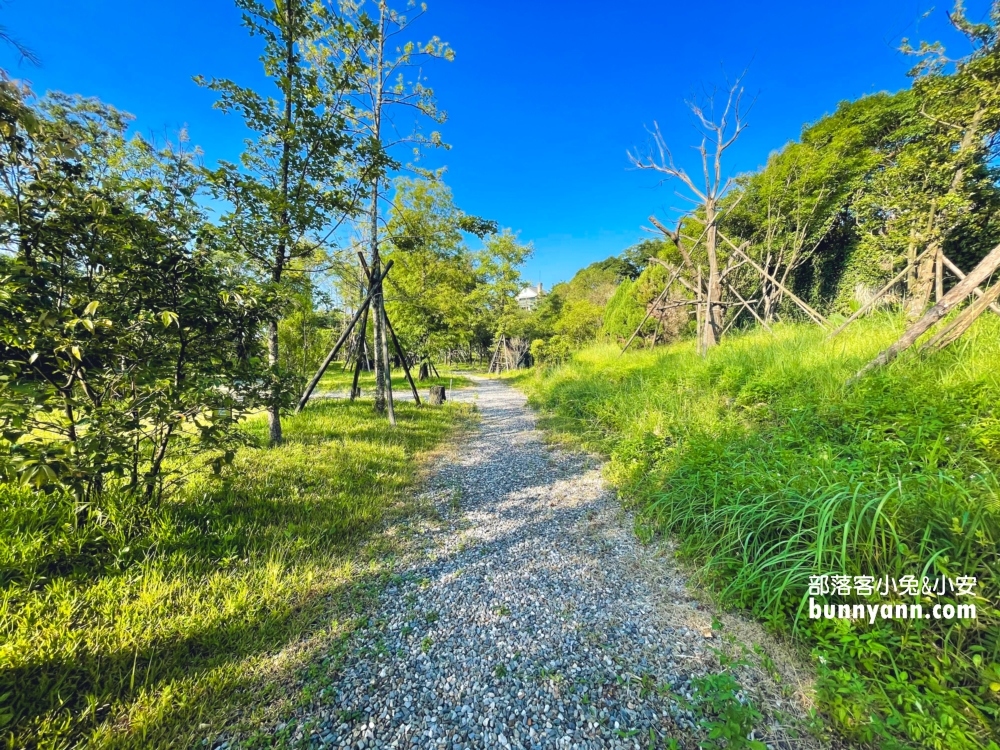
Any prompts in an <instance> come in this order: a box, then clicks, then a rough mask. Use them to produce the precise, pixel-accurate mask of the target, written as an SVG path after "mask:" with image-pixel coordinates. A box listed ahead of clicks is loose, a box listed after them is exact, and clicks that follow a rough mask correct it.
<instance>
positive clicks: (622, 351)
mask: <svg viewBox="0 0 1000 750" xmlns="http://www.w3.org/2000/svg"><path fill="white" fill-rule="evenodd" d="M667 267H668V268H669V266H667ZM680 273H681V269H680V268H678V269H676V270H675V271H674V273H673V276H671V277H670V281H668V282H667V284H666V286H664V287H663V291H662V292H660V295H659V296H658V297H657V298H656V301H655V302H653V304H652V306H651V307H650V308H649V309H648V310H647V311H646V317H644V318H643V319H642V322H641V323H640V324H639V325H638V326H637V327H636V329H635V333H633V334H632V336H631V338H629V340H628V341H626V342H625V346H624V347H623V348H622V350H621V353H620V354H619V355H618V356H619V357H620V356H621V355H622V354H624V353H625V350H626V349H628V348H629V345H631V343H632V341H633V340H635V337H636V336H638V335H639V331H640V330H642V327H643V326H644V325H646V321H647V320H649V316H650V315H652V314H653V311H654V310H656V306H657V305H659V304H660V302H661V301H662V300H663V297H664V296H665V295H666V294H667V292H669V291H670V286H671V284H673V283H674V279H676V278H677V277H678V276H679V275H680Z"/></svg>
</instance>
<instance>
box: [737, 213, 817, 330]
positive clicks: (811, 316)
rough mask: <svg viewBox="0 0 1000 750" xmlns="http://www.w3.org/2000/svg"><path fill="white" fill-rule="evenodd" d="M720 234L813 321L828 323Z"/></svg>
mask: <svg viewBox="0 0 1000 750" xmlns="http://www.w3.org/2000/svg"><path fill="white" fill-rule="evenodd" d="M719 236H720V237H722V239H723V240H725V242H726V244H728V245H729V246H730V247H731V248H732V249H733V251H734V252H736V253H738V254H739V255H740V257H742V258H743V260H745V261H746V262H747V263H749V264H750V265H751V266H753V267H754V268H755V269H757V272H758V273H759V274H761V275H762V276H763V277H764V278H766V279H767V280H768V281H770V282H771V283H772V284H774V285H775V286H776V287H778V289H780V290H781V291H782V292H783V293H784V294H787V295H788V296H789V297H790V298H791V300H792V301H793V302H794V303H795V304H797V305H798V306H799V307H801V308H802V309H803V310H804V311H805V313H806V315H808V316H809V317H810V318H812V319H813V321H814V322H815V323H816V324H818V325H820V326H825V325H826V318H824V317H823V316H822V315H820V314H819V313H818V312H816V311H815V310H814V309H813V308H812V307H810V306H809V305H807V304H806V303H805V302H803V301H802V300H801V299H799V298H798V297H797V296H796V295H795V294H793V293H792V292H791V291H790V290H789V289H788V288H787V287H786V286H785V285H784V284H782V283H781V282H780V281H778V280H777V279H776V278H774V277H773V276H772V275H771V274H769V273H768V272H767V271H765V270H764V269H763V268H761V267H760V266H759V265H758V264H757V262H756V261H755V260H753V258H751V257H750V256H749V255H747V254H746V253H744V252H743V251H742V250H741V249H740V248H738V247H736V245H734V244H733V243H732V241H731V240H730V239H729V238H728V237H726V236H725V235H724V234H722V232H719Z"/></svg>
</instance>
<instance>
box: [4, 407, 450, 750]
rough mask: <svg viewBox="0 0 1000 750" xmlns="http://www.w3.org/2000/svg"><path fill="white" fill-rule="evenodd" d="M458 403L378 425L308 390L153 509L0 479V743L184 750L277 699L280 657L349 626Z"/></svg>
mask: <svg viewBox="0 0 1000 750" xmlns="http://www.w3.org/2000/svg"><path fill="white" fill-rule="evenodd" d="M462 413H463V411H462V407H461V406H460V405H446V406H445V407H444V408H434V409H430V408H427V409H417V408H416V407H415V406H413V405H412V404H407V403H399V404H397V406H396V414H397V418H398V421H399V427H398V428H396V429H392V428H390V427H389V426H388V425H387V424H386V422H385V418H384V417H378V416H377V415H375V414H374V413H373V412H372V408H371V403H370V402H368V403H362V402H355V403H347V402H344V401H334V400H317V401H315V402H313V403H312V404H310V405H309V408H308V409H306V410H305V411H304V412H303V413H302V414H299V415H297V416H295V417H292V418H289V419H288V421H287V423H286V433H285V443H284V444H283V445H281V446H280V447H277V448H263V447H260V448H247V449H244V450H241V451H239V452H238V453H237V454H236V456H235V460H234V462H233V464H232V466H231V467H229V468H228V469H227V470H226V471H225V472H224V473H223V475H222V476H221V477H216V476H214V475H212V474H211V473H209V472H206V473H204V474H199V475H197V476H195V477H194V478H193V479H191V480H190V481H189V482H188V483H187V484H186V485H185V486H184V487H183V488H182V489H180V490H178V491H175V492H173V493H172V494H168V495H167V496H166V497H165V498H164V499H163V500H162V501H161V502H159V503H156V504H148V503H145V502H143V500H142V498H141V497H137V496H136V495H134V494H131V495H130V494H124V493H121V492H118V491H116V490H115V489H114V488H110V489H109V490H107V491H106V492H105V493H104V494H103V495H102V496H101V497H100V498H99V499H98V500H97V501H96V502H94V503H92V504H90V505H87V506H81V505H80V504H79V503H78V502H77V499H76V498H74V497H72V496H70V495H65V496H64V495H60V494H56V493H53V494H44V493H39V492H35V491H32V490H30V489H27V488H23V487H20V486H16V485H11V484H3V483H0V747H7V748H10V749H11V750H13V749H14V748H68V747H133V748H148V747H192V746H194V745H196V744H198V743H200V742H201V741H202V739H203V738H206V737H211V736H213V734H214V733H217V732H219V731H220V730H221V729H222V728H223V727H224V726H227V725H228V723H229V722H231V721H232V719H233V718H234V716H235V717H239V716H243V717H244V718H246V717H250V718H252V717H253V716H254V715H255V711H263V710H265V707H266V706H267V705H268V704H269V703H271V702H273V701H274V700H278V699H281V698H282V697H283V694H282V693H281V691H280V689H279V687H280V684H281V683H282V682H283V681H285V680H287V679H294V678H295V677H294V675H290V676H289V675H284V672H283V670H285V669H286V666H284V665H287V664H290V663H292V662H293V661H294V659H293V660H292V661H288V660H282V659H280V658H278V657H279V655H280V654H282V653H283V652H286V653H292V654H294V653H295V652H296V651H297V650H301V649H303V648H307V647H308V644H309V643H319V644H320V645H321V646H322V647H323V648H324V654H325V652H326V650H329V648H330V646H331V644H333V643H336V642H337V639H340V638H342V637H343V636H344V635H346V634H347V633H348V632H349V631H350V628H351V627H352V623H353V622H354V621H355V620H356V618H357V617H358V613H359V610H360V607H362V606H363V605H364V604H365V603H366V602H367V601H369V600H370V598H371V595H372V594H373V593H374V592H375V591H377V590H378V588H379V586H380V585H381V581H382V580H383V578H384V576H385V575H386V574H387V573H388V571H389V570H391V556H392V554H394V551H395V547H394V546H393V544H392V543H391V541H390V540H389V538H388V537H387V536H386V535H384V534H380V533H377V532H378V531H379V530H380V529H381V528H383V527H384V523H383V521H384V519H386V517H387V515H386V514H387V513H389V512H394V513H395V512H398V510H399V509H400V508H401V505H400V503H401V500H403V499H404V498H405V497H406V496H407V494H408V493H407V492H406V491H407V490H408V489H409V488H411V487H412V485H413V482H414V479H415V472H416V471H417V467H418V460H417V459H418V456H419V454H420V453H421V452H423V451H427V450H429V449H431V448H432V447H433V446H435V445H436V444H438V443H439V442H440V441H441V440H442V439H443V438H444V437H445V436H446V435H447V434H448V432H449V430H450V429H451V428H452V426H453V425H454V424H455V422H456V420H457V419H459V418H460V416H461V414H462ZM247 429H248V431H249V432H250V433H251V434H252V435H253V436H256V438H257V439H258V440H257V442H258V443H259V444H260V445H264V444H265V443H266V438H267V435H266V424H265V423H264V422H263V420H256V421H253V422H251V423H250V424H248V425H247ZM393 509H396V510H393ZM316 661H317V663H318V662H319V661H320V659H319V658H318V659H317V660H316ZM251 723H252V722H251Z"/></svg>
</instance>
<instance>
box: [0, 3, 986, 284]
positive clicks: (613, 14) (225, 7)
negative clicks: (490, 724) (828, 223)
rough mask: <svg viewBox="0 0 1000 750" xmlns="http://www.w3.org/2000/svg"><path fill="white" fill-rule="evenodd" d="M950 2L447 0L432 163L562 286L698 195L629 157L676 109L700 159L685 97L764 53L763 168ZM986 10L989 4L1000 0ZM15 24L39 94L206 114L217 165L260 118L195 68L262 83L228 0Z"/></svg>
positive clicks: (440, 11)
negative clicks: (218, 108)
mask: <svg viewBox="0 0 1000 750" xmlns="http://www.w3.org/2000/svg"><path fill="white" fill-rule="evenodd" d="M932 2H933V0H895V1H894V2H893V1H892V0H840V1H839V2H836V3H829V4H826V3H818V2H808V1H807V2H801V1H799V2H792V1H791V0H774V1H773V2H764V1H762V0H742V1H734V0H716V2H711V3H709V2H699V1H697V0H683V1H679V0H669V1H661V2H655V1H653V0H613V1H612V2H604V3H600V4H596V3H595V4H588V3H586V2H579V0H578V1H577V2H574V3H567V2H557V1H556V0H507V2H501V3H487V2H482V0H428V4H429V8H428V12H427V14H426V15H425V16H424V17H423V18H422V19H421V20H420V21H419V23H418V25H417V26H416V28H415V30H414V34H415V36H416V37H417V38H426V37H428V36H430V35H437V36H440V37H441V38H443V39H444V40H446V41H448V42H449V43H451V45H452V46H453V47H454V49H455V51H456V59H455V61H454V62H453V63H445V62H440V63H438V64H433V65H430V66H429V67H428V68H427V71H426V72H427V75H428V76H429V79H430V83H431V85H432V86H433V87H434V89H435V91H436V93H437V95H438V100H439V103H440V105H441V106H442V107H443V108H444V109H445V110H446V111H447V112H448V115H449V121H448V122H447V123H446V124H445V125H444V126H443V128H442V130H443V133H444V136H445V140H446V141H448V142H449V143H450V144H451V145H452V149H451V150H450V151H447V152H438V153H432V154H430V155H429V157H428V158H427V159H426V164H427V165H428V166H430V165H432V164H433V165H435V166H447V168H448V175H447V178H446V179H447V182H448V183H449V184H450V185H451V187H452V189H453V191H454V194H455V198H456V202H457V203H458V205H459V206H460V207H461V208H462V209H463V210H465V211H466V212H468V213H473V214H477V215H481V216H485V217H488V218H493V219H496V220H497V221H499V222H500V223H501V224H502V225H504V226H509V227H512V228H513V229H515V230H517V231H519V232H520V237H521V239H522V240H524V241H530V242H532V243H533V244H534V247H535V256H534V257H533V258H532V260H531V261H529V262H528V264H527V265H526V267H525V269H524V272H525V275H526V276H527V277H528V278H529V279H530V280H532V281H542V282H543V283H545V285H546V287H549V286H551V285H552V284H553V283H554V282H556V281H559V280H565V279H567V278H569V277H570V276H572V274H573V273H574V272H575V271H576V270H577V269H578V268H581V267H582V266H585V265H587V264H588V263H591V262H593V261H594V260H599V259H601V258H605V257H607V256H609V255H613V254H616V253H618V252H620V251H621V250H622V249H624V248H625V247H627V246H628V245H630V244H632V243H634V242H635V241H637V240H639V239H641V238H642V237H643V236H648V235H647V234H646V233H644V232H643V229H642V227H643V226H644V225H646V224H647V222H646V217H647V216H648V215H649V214H651V213H654V212H655V213H659V214H660V215H661V216H664V217H666V216H669V215H671V212H672V209H674V208H676V207H679V206H682V205H684V204H683V202H682V201H681V200H680V199H679V198H677V197H676V196H675V194H674V190H675V187H674V186H671V185H668V186H659V185H658V184H657V180H656V179H655V178H654V177H653V176H652V175H651V174H650V173H646V172H641V173H640V172H637V171H633V170H630V169H629V165H628V161H627V159H626V156H625V152H626V149H628V148H630V147H634V146H639V147H641V146H643V145H644V144H645V143H646V140H647V139H646V134H645V129H644V128H645V126H650V125H652V123H653V121H654V120H657V121H659V123H660V126H661V129H662V130H663V132H664V134H665V136H666V138H667V141H668V142H669V143H670V144H671V145H672V146H673V147H674V149H675V151H676V152H677V153H678V154H679V155H680V156H681V157H682V158H685V159H689V158H690V157H691V155H693V152H692V151H691V149H690V148H689V146H691V145H693V144H695V143H696V139H697V135H696V133H695V131H694V129H693V126H692V123H691V118H690V116H689V115H688V114H687V111H686V109H685V104H684V101H685V100H686V99H689V98H691V97H692V96H694V95H697V94H698V92H699V91H700V90H701V89H702V87H703V86H704V85H706V84H708V85H710V84H713V83H722V82H724V80H725V76H726V75H729V76H730V77H731V76H733V75H736V74H738V73H740V72H741V71H742V70H743V69H744V68H747V67H749V73H748V74H747V77H746V79H745V82H746V86H747V89H748V91H749V93H750V94H752V95H756V97H757V101H756V104H755V106H754V108H753V111H752V112H751V115H750V118H749V123H750V127H749V129H748V130H747V131H746V133H745V135H744V136H743V138H741V140H740V142H739V143H738V144H737V145H736V146H735V147H734V150H733V152H732V158H731V159H730V162H729V166H730V168H731V169H732V171H733V172H738V171H745V170H748V169H753V168H755V167H757V166H759V165H760V164H762V163H763V162H764V161H765V160H766V158H767V155H768V153H770V152H771V151H772V150H774V149H777V148H780V147H781V146H782V145H783V144H784V143H786V142H787V141H788V140H790V139H792V138H795V137H796V136H797V135H798V133H799V132H800V130H801V127H802V125H803V123H806V122H810V121H814V120H816V119H818V118H819V117H821V116H822V115H823V114H825V113H827V112H830V111H831V110H832V109H833V108H834V107H836V105H837V102H838V101H841V100H844V99H851V98H856V97H858V96H861V95H863V94H865V93H870V92H874V91H880V90H890V91H894V90H897V89H900V88H902V87H904V86H906V85H908V81H907V78H906V71H907V70H908V69H909V67H910V66H911V64H912V61H911V60H909V59H907V58H905V57H904V56H903V55H901V54H900V53H899V52H898V51H897V49H898V47H899V42H900V40H901V39H902V38H903V37H904V36H908V37H910V38H911V39H915V40H917V39H928V40H935V39H942V40H944V41H945V42H946V43H948V42H951V43H954V44H957V42H956V38H955V33H954V32H953V31H951V29H950V28H949V26H948V22H947V18H946V15H945V11H946V10H947V9H948V8H950V5H949V4H948V0H938V2H939V3H940V4H939V5H938V6H937V7H936V8H933V7H932V5H931V3H932ZM968 5H969V7H970V10H971V15H972V17H974V18H978V16H980V15H982V14H984V13H985V11H986V9H987V6H988V3H987V2H986V0H978V1H972V2H969V3H968ZM928 11H929V14H928ZM925 14H927V15H925ZM977 14H978V15H977ZM0 25H3V26H4V27H6V28H7V30H8V32H9V33H11V34H12V35H14V36H15V37H16V38H18V39H19V40H20V41H21V42H23V43H24V44H26V45H28V46H29V47H31V48H32V49H34V51H35V52H36V53H37V54H38V55H39V57H40V58H41V60H42V66H41V67H39V68H33V67H29V66H20V67H18V65H17V60H16V57H15V56H14V54H13V52H12V51H10V50H7V49H3V50H0V65H2V66H3V67H5V68H7V69H8V70H9V71H10V72H11V73H12V74H13V75H16V76H19V77H25V78H28V79H30V80H31V81H32V82H33V83H34V84H35V88H36V89H37V90H39V91H44V90H48V89H54V90H61V91H66V92H69V93H80V94H84V95H88V96H96V97H99V98H100V99H103V100H104V101H106V102H109V103H111V104H114V105H116V106H118V107H119V108H121V109H124V110H126V111H128V112H131V113H132V114H134V115H135V116H136V117H137V121H136V125H137V127H138V128H140V129H141V130H143V131H144V132H152V133H160V134H163V133H165V132H166V133H169V132H171V131H175V130H176V129H177V128H178V127H180V126H182V125H187V126H188V129H189V132H190V135H191V138H192V140H193V141H194V142H195V143H197V144H199V145H200V146H201V147H202V149H203V150H204V151H205V155H206V161H208V162H209V163H211V162H213V161H215V160H216V159H219V158H224V159H235V158H236V156H237V155H238V153H239V150H240V147H241V143H242V138H243V137H244V133H243V130H242V126H241V125H240V123H239V122H238V121H237V120H235V119H233V118H231V117H229V118H227V117H226V116H224V115H222V114H220V113H218V112H215V111H213V110H212V109H211V104H212V101H213V96H212V94H211V93H209V92H207V91H204V90H202V89H199V88H198V87H197V86H196V85H195V84H194V83H193V82H192V81H191V77H192V76H193V75H196V74H202V75H205V76H207V77H211V76H217V77H229V78H233V79H235V80H237V81H240V82H245V83H253V82H255V81H259V80H260V76H261V73H260V65H259V62H258V59H257V58H258V55H259V46H258V40H256V39H253V38H251V37H249V36H248V35H247V34H246V32H245V31H244V30H243V29H242V28H241V26H240V18H239V13H238V12H237V10H236V9H235V7H234V6H233V4H232V2H230V1H229V0H157V1H156V2H151V1H148V0H6V1H5V2H3V4H2V5H0ZM957 51H959V50H958V48H956V52H957Z"/></svg>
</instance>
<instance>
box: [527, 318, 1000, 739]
mask: <svg viewBox="0 0 1000 750" xmlns="http://www.w3.org/2000/svg"><path fill="white" fill-rule="evenodd" d="M900 329H901V322H900V321H899V320H897V319H896V318H894V317H879V318H871V319H867V320H864V321H861V322H859V323H856V324H855V325H854V326H853V327H852V328H850V329H848V331H847V332H846V333H844V334H842V335H841V336H839V337H838V338H836V339H833V340H832V341H831V340H826V339H825V338H824V334H823V332H822V331H820V330H819V329H817V328H816V327H806V326H804V325H782V326H778V327H777V328H776V331H775V334H774V335H771V334H768V333H766V332H764V331H754V332H750V333H747V334H743V335H739V336H733V337H731V338H728V339H727V340H726V341H725V342H724V343H723V344H722V345H721V346H719V347H717V348H716V349H714V350H713V351H712V352H711V353H710V354H709V356H708V357H706V358H701V357H699V356H697V355H696V353H695V351H694V347H693V344H692V343H690V342H681V343H677V344H674V345H671V346H669V347H663V348H660V349H656V350H653V351H640V352H635V353H629V354H626V355H625V356H619V352H618V349H617V348H615V347H610V346H596V347H594V348H591V349H588V350H585V351H583V352H580V353H579V354H578V355H577V356H576V357H574V359H573V360H572V361H571V362H569V363H567V364H565V365H563V366H560V367H556V368H552V369H548V370H543V371H538V372H535V373H533V374H529V375H522V376H520V378H519V381H520V383H521V385H522V387H524V388H526V389H527V390H528V391H529V393H530V395H531V398H532V401H533V403H534V404H535V405H537V406H539V407H541V408H542V409H543V410H544V411H545V412H546V413H547V415H548V417H547V419H546V426H547V427H549V428H550V429H551V430H552V431H554V432H555V433H557V434H562V435H563V436H566V437H568V438H570V439H573V440H576V441H580V442H582V443H584V444H585V445H587V446H588V447H590V448H593V449H598V450H601V451H603V452H605V453H606V454H607V455H609V456H610V462H609V464H608V469H607V472H608V476H609V478H610V479H611V480H612V481H613V482H614V483H615V484H616V485H617V486H618V487H619V488H620V489H621V492H622V495H623V497H624V498H625V499H626V501H627V502H629V503H632V504H634V505H635V506H636V507H637V508H638V509H640V511H641V513H640V519H641V520H640V526H641V528H640V531H642V530H643V529H644V530H645V533H656V532H666V533H670V534H672V535H673V536H674V537H675V538H676V539H677V540H678V542H679V544H680V547H681V552H682V554H683V555H684V556H686V557H687V558H689V559H690V560H693V561H696V562H698V563H699V564H700V565H699V569H700V570H701V571H702V572H701V576H702V577H703V578H704V581H705V582H706V583H707V584H708V585H710V586H712V587H713V588H714V590H715V591H717V592H718V594H719V599H720V600H721V601H724V602H727V603H731V604H732V605H733V606H734V607H738V608H743V609H746V610H749V611H751V612H752V613H753V614H754V615H755V616H757V617H759V618H760V619H762V620H764V621H766V622H767V623H768V624H769V625H770V626H771V627H772V628H773V629H775V630H777V631H781V632H785V633H789V634H792V635H794V636H795V637H797V638H799V639H802V640H804V641H805V642H807V643H808V644H810V645H811V647H812V648H813V652H814V655H815V658H816V667H817V674H818V679H817V690H818V697H819V700H820V703H821V706H822V707H823V710H824V712H825V714H826V716H827V717H828V720H829V721H831V722H832V723H833V724H834V725H835V726H836V727H837V728H838V729H839V730H840V731H841V732H842V733H843V734H844V735H845V736H846V737H847V738H849V739H850V740H851V741H854V742H863V743H868V744H871V745H874V746H878V747H905V746H912V747H926V748H937V749H939V750H953V749H959V748H982V747H990V748H996V747H997V743H998V741H1000V653H998V650H1000V611H998V609H997V602H998V600H997V595H998V592H997V585H998V582H1000V552H998V541H1000V499H998V475H997V471H996V466H997V461H998V460H1000V416H998V415H997V411H996V409H997V404H998V403H1000V366H998V363H1000V322H998V321H996V320H994V319H992V316H991V319H989V320H986V319H984V320H982V321H980V323H978V324H977V326H976V328H975V329H974V330H973V331H971V332H970V334H969V335H967V336H966V337H965V338H964V339H962V340H961V341H960V342H959V343H957V344H955V345H953V346H952V347H951V348H950V349H948V350H945V351H944V352H940V353H937V354H934V355H932V356H927V357H924V356H919V355H910V356H906V357H903V358H902V359H900V360H899V361H897V362H896V363H894V364H893V365H891V366H889V367H886V368H883V369H882V370H880V371H877V372H875V373H872V374H871V375H869V376H868V377H866V378H864V379H863V380H861V381H859V382H858V383H856V384H854V385H852V386H850V387H845V383H846V382H847V381H848V379H849V378H850V376H851V375H853V374H854V373H855V372H856V371H857V370H858V369H859V368H860V367H861V366H862V365H863V364H864V363H865V362H867V361H868V360H869V359H870V358H871V357H873V356H874V355H875V354H877V353H878V351H879V350H880V349H881V348H883V347H884V346H886V345H887V344H889V343H891V342H892V341H893V340H894V339H895V338H896V337H897V336H898V334H899V331H900ZM824 574H832V575H847V576H873V577H876V578H882V577H885V576H888V578H889V579H890V580H898V579H899V578H901V577H902V576H905V575H914V576H916V577H917V579H918V580H919V579H920V578H922V577H923V576H927V577H928V578H929V579H932V580H936V579H937V578H938V577H939V576H945V577H949V578H952V579H955V578H957V577H958V576H976V577H977V579H978V587H977V588H976V589H975V591H976V593H977V594H978V596H977V597H976V598H960V597H958V596H956V595H955V594H952V593H946V594H944V595H936V594H930V595H921V596H920V598H912V597H911V598H905V597H903V596H902V595H901V594H899V593H892V592H890V594H889V599H888V600H884V601H905V602H906V603H908V604H910V603H916V602H919V603H921V604H923V606H924V607H925V608H926V609H929V608H930V607H931V606H932V605H933V604H935V603H937V604H945V603H952V604H958V603H974V604H975V605H976V606H977V610H978V611H977V615H978V616H977V618H976V619H964V620H957V619H954V620H943V619H937V620H935V619H929V620H923V619H920V620H892V619H888V620H882V619H876V620H875V622H874V623H871V622H869V621H868V620H867V619H866V620H864V621H861V620H847V619H836V620H825V619H810V617H809V611H808V610H809V608H808V597H809V592H808V588H809V582H810V576H813V575H824ZM816 601H817V603H820V604H822V603H831V604H833V603H842V602H848V603H849V602H856V601H861V602H868V603H876V601H877V603H882V602H883V600H881V599H880V600H876V599H871V598H869V599H865V598H861V599H858V598H857V597H855V598H851V597H844V598H837V597H835V596H832V595H830V596H827V597H817V599H816Z"/></svg>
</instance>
